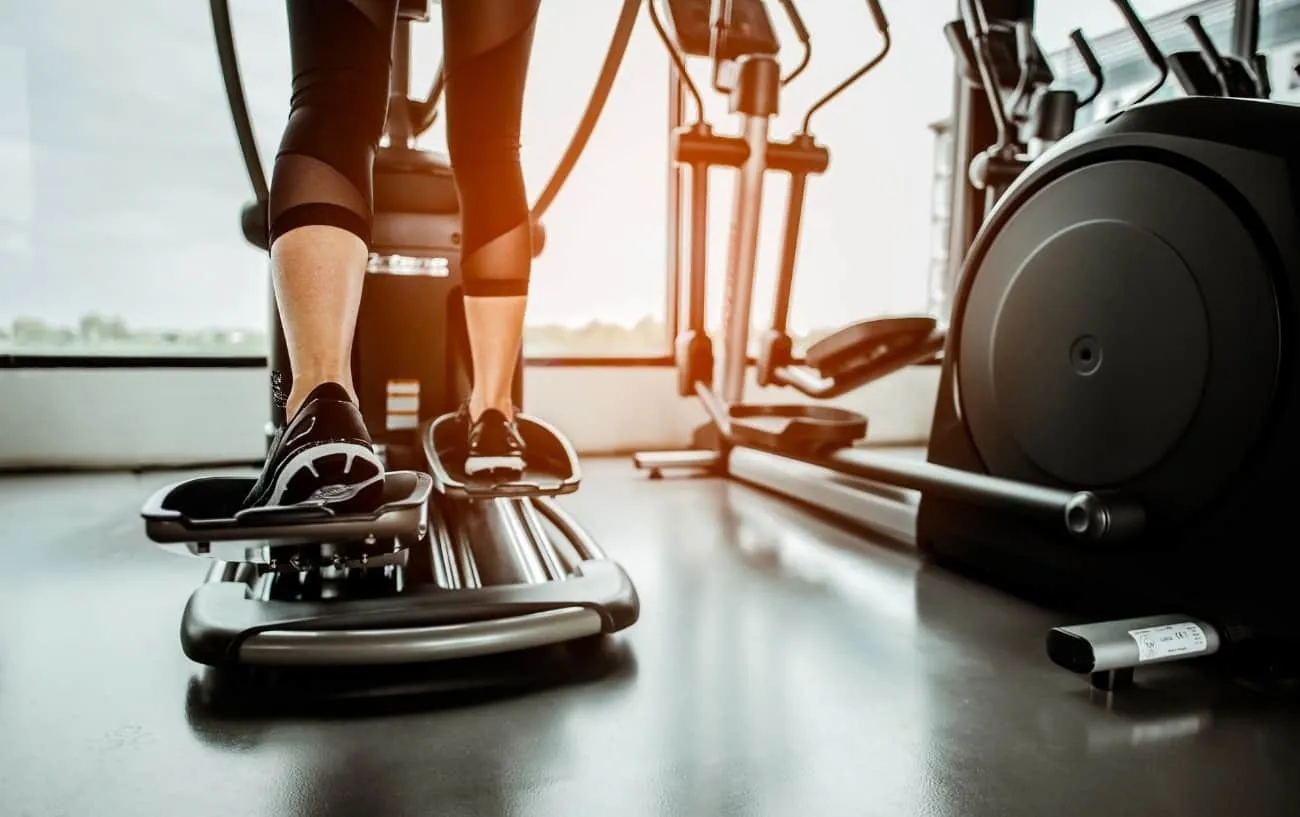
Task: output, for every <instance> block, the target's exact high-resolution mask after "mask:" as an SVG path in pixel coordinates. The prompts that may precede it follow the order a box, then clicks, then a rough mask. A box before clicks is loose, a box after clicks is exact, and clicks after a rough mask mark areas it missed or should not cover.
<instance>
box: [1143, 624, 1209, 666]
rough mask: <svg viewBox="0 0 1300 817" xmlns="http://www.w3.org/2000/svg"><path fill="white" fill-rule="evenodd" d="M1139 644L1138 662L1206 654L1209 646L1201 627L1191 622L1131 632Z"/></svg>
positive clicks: (1144, 628)
mask: <svg viewBox="0 0 1300 817" xmlns="http://www.w3.org/2000/svg"><path fill="white" fill-rule="evenodd" d="M1128 634H1129V635H1131V636H1132V637H1133V640H1134V641H1136V642H1137V647H1138V661H1158V660H1160V659H1162V658H1171V657H1173V656H1176V655H1190V654H1193V653H1198V652H1204V651H1205V648H1206V647H1207V646H1208V645H1209V642H1208V640H1207V639H1206V638H1205V631H1204V630H1202V629H1201V625H1199V624H1193V623H1192V622H1190V621H1187V622H1182V623H1179V624H1165V625H1162V626H1160V627H1143V628H1142V629H1140V630H1129V631H1128Z"/></svg>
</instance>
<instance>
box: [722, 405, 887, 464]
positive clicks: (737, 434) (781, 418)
mask: <svg viewBox="0 0 1300 817" xmlns="http://www.w3.org/2000/svg"><path fill="white" fill-rule="evenodd" d="M727 417H728V419H729V420H730V426H731V434H730V439H729V441H730V442H731V443H733V444H735V445H743V446H749V447H751V448H759V449H766V450H769V451H772V450H775V451H790V452H804V453H809V454H819V453H824V452H827V451H833V450H836V449H840V448H847V447H848V446H851V445H853V444H854V443H855V442H857V441H858V440H860V439H862V438H863V437H865V436H866V434H867V418H866V417H864V416H862V415H861V414H858V413H857V412H856V411H848V410H846V409H840V408H834V407H832V406H816V405H790V406H762V405H745V404H737V405H733V406H731V407H729V408H728V409H727Z"/></svg>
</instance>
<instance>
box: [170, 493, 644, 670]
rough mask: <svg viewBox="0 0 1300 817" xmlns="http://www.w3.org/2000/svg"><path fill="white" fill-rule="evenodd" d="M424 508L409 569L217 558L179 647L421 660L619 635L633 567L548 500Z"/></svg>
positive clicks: (302, 662)
mask: <svg viewBox="0 0 1300 817" xmlns="http://www.w3.org/2000/svg"><path fill="white" fill-rule="evenodd" d="M429 516H430V529H429V533H430V536H429V538H428V539H427V540H426V541H425V542H424V543H423V546H422V547H420V548H418V549H415V550H412V551H411V558H410V564H409V565H407V566H406V567H405V568H404V567H402V566H390V567H386V568H378V569H375V568H371V569H368V570H362V571H356V570H321V571H313V572H304V573H302V574H301V575H299V574H292V573H290V574H286V573H283V572H278V573H277V572H274V571H270V570H267V569H266V568H264V567H258V566H254V565H252V564H246V563H217V564H215V565H214V566H213V569H212V570H211V571H210V573H209V576H208V581H207V582H205V583H204V584H203V585H202V586H200V587H199V588H198V589H197V590H195V591H194V593H193V595H191V597H190V600H189V603H188V604H187V605H186V609H185V615H184V616H183V619H182V624H181V645H182V647H183V649H184V651H185V654H186V655H187V656H188V657H189V658H190V659H192V660H194V661H197V662H199V663H201V664H206V665H209V666H214V667H219V666H231V665H258V666H356V665H374V666H379V665H394V664H419V663H428V662H434V661H444V660H451V659H463V658H474V657H481V656H486V655H492V654H496V653H505V652H515V651H520V650H527V649H532V648H536V647H542V646H547V645H551V644H558V643H562V642H567V641H573V640H577V639H583V638H588V637H592V636H598V635H600V634H602V633H606V634H607V633H613V632H616V631H618V630H621V629H623V628H625V627H628V626H630V625H631V624H632V623H634V622H635V621H636V619H637V617H638V615H639V610H640V604H639V600H638V598H637V594H636V589H635V588H634V587H633V586H632V582H631V580H630V579H629V578H628V576H627V574H626V573H625V572H624V571H623V569H622V568H621V567H620V566H619V565H617V564H616V563H614V562H612V561H609V560H608V559H606V558H605V557H604V554H603V553H602V552H601V551H600V549H599V547H598V546H597V545H596V544H595V542H594V541H592V539H591V537H590V535H588V534H587V533H586V531H584V530H583V529H582V528H581V527H580V526H579V525H578V523H577V522H576V521H575V520H574V519H573V518H572V517H571V516H570V515H569V514H568V513H567V512H566V511H564V510H563V509H562V508H561V507H560V506H559V505H558V504H557V503H556V502H554V501H553V500H551V499H548V498H538V499H534V500H521V499H498V500H492V501H488V502H483V501H450V500H441V501H437V502H436V505H435V512H434V513H431V514H430V515H429ZM547 523H549V527H550V530H548V525H547Z"/></svg>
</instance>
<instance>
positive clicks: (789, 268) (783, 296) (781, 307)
mask: <svg viewBox="0 0 1300 817" xmlns="http://www.w3.org/2000/svg"><path fill="white" fill-rule="evenodd" d="M807 188H808V174H806V173H793V174H791V176H790V192H789V195H788V196H787V197H786V205H785V232H784V233H783V235H782V237H781V266H780V268H779V270H778V271H777V278H776V299H775V300H774V301H773V302H772V330H773V331H775V332H780V333H781V334H785V330H786V326H787V324H788V323H789V319H790V294H791V291H792V290H793V289H794V266H795V261H796V260H797V259H798V256H799V227H800V224H801V223H802V222H803V200H804V195H805V191H806V190H807Z"/></svg>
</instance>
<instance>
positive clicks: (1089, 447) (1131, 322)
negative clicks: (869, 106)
mask: <svg viewBox="0 0 1300 817" xmlns="http://www.w3.org/2000/svg"><path fill="white" fill-rule="evenodd" d="M977 2H978V0H967V3H968V4H976V3H977ZM1115 2H1116V5H1117V6H1119V7H1120V8H1121V10H1122V11H1123V12H1124V13H1125V17H1126V19H1127V20H1128V21H1129V24H1130V25H1132V26H1134V27H1135V28H1136V29H1137V30H1136V31H1135V33H1137V34H1138V36H1139V41H1149V40H1150V37H1149V35H1148V34H1147V33H1146V32H1145V29H1144V28H1143V27H1142V24H1141V21H1140V20H1139V19H1138V18H1137V16H1136V15H1135V14H1134V13H1133V11H1132V9H1131V7H1129V5H1128V3H1127V2H1124V0H1115ZM972 19H975V20H977V19H978V17H977V16H975V15H972ZM975 25H976V26H977V25H978V22H976V23H975ZM978 34H979V32H978V31H976V32H974V36H978ZM1296 127H1300V110H1297V109H1295V108H1294V107H1292V106H1287V105H1282V104H1274V103H1267V102H1261V101H1258V100H1253V99H1251V100H1243V99H1237V98H1225V97H1217V98H1216V97H1205V96H1193V97H1186V98H1180V99H1171V100H1166V101H1162V102H1151V103H1146V104H1142V105H1133V106H1131V107H1128V108H1126V109H1124V110H1122V111H1121V112H1119V113H1117V114H1115V115H1112V116H1110V117H1108V118H1107V119H1106V120H1105V121H1103V122H1100V123H1097V124H1096V125H1094V126H1092V127H1090V128H1088V129H1086V130H1084V131H1081V132H1079V133H1077V134H1075V135H1074V136H1072V137H1070V138H1067V139H1065V140H1063V141H1062V142H1061V143H1059V144H1058V145H1057V146H1056V147H1055V148H1054V149H1052V150H1049V151H1048V152H1047V153H1045V154H1044V155H1043V156H1042V157H1041V158H1040V159H1038V160H1037V161H1036V162H1035V163H1034V165H1032V166H1031V167H1030V168H1029V169H1028V171H1027V172H1025V173H1024V174H1022V175H1021V177H1020V178H1019V179H1017V180H1016V181H1015V182H1014V183H1013V184H1012V185H1011V187H1010V188H1009V189H1008V190H1007V192H1006V194H1005V195H1004V196H1003V198H1002V200H1001V201H1000V202H999V204H998V207H997V208H996V210H995V211H994V212H993V213H992V214H991V216H990V218H989V220H988V221H987V222H986V223H985V224H984V225H983V227H982V228H981V229H980V231H979V234H978V235H977V237H976V240H975V242H974V244H973V245H972V247H971V248H970V252H969V253H968V255H967V258H966V261H965V264H964V268H963V271H962V275H961V279H960V283H959V286H958V290H957V293H956V298H955V302H954V303H955V306H954V315H953V323H952V330H951V333H950V336H949V342H948V346H947V348H946V349H945V355H944V364H943V370H942V373H941V377H940V389H939V395H938V401H937V404H936V410H935V417H934V422H933V426H932V429H931V436H930V441H929V449H928V457H927V459H928V463H927V466H926V467H928V468H932V467H942V468H952V469H958V470H960V471H963V472H967V473H969V474H972V475H976V476H978V477H980V478H986V477H989V478H995V479H999V480H1004V481H1009V482H1012V483H1015V484H1019V485H1022V486H1024V487H1025V488H1026V489H1031V488H1032V489H1033V490H1041V489H1051V490H1062V489H1064V490H1076V491H1085V492H1088V493H1089V494H1090V495H1091V496H1093V497H1095V498H1096V499H1097V501H1099V502H1102V503H1106V504H1107V505H1108V506H1109V507H1108V509H1107V510H1106V512H1105V513H1103V514H1102V515H1101V516H1099V517H1095V518H1096V519H1097V521H1098V522H1100V523H1101V524H1099V525H1097V526H1096V527H1094V528H1093V529H1092V532H1091V533H1088V532H1086V531H1085V530H1084V528H1087V527H1089V526H1086V525H1085V526H1081V525H1077V524H1076V522H1081V521H1083V519H1084V517H1085V515H1086V509H1085V508H1083V507H1074V508H1062V509H1060V512H1061V513H1062V516H1061V517H1059V518H1060V519H1063V520H1064V522H1065V524H1064V525H1063V526H1062V525H1060V524H1059V523H1058V524H1051V523H1050V521H1049V520H1048V519H1041V520H1038V519H1035V518H1034V517H1033V515H1031V514H1028V513H1025V512H1024V510H1027V508H1028V503H1025V507H1024V508H1023V509H1017V508H1016V507H1015V506H1014V504H1013V505H1011V506H1006V507H1002V508H998V507H995V506H994V505H993V504H991V503H988V502H983V501H980V500H979V499H978V498H977V497H975V496H966V497H959V496H956V495H954V494H953V493H951V492H944V491H941V490H935V488H934V486H920V487H921V488H922V491H921V496H920V501H919V506H918V516H917V534H916V535H917V541H918V544H919V546H920V547H921V549H922V550H923V551H924V552H925V553H927V554H928V555H929V556H931V557H932V558H934V559H936V560H938V561H939V562H941V563H943V564H946V565H949V566H953V567H957V568H959V569H962V570H964V571H966V572H968V573H971V574H974V575H976V576H979V577H981V578H985V579H988V580H990V581H993V582H994V583H997V584H1000V585H1002V586H1006V587H1009V588H1011V589H1015V590H1019V591H1022V592H1025V593H1028V594H1031V595H1033V596H1034V597H1038V598H1045V599H1048V600H1050V601H1051V602H1052V603H1053V604H1054V605H1058V606H1061V607H1063V608H1070V609H1077V610H1080V611H1095V612H1097V613H1099V614H1102V615H1117V616H1124V617H1132V616H1143V617H1145V616H1148V615H1149V614H1150V613H1151V611H1156V612H1159V613H1161V614H1164V611H1168V610H1173V611H1177V612H1176V613H1175V614H1174V615H1173V618H1171V619H1168V620H1166V621H1165V623H1164V624H1161V625H1159V626H1165V625H1168V626H1175V625H1178V623H1179V622H1185V621H1188V620H1190V621H1193V622H1202V623H1205V622H1215V624H1213V625H1210V624H1203V625H1198V626H1201V637H1203V638H1204V639H1205V645H1204V647H1203V648H1201V649H1188V650H1185V651H1182V652H1168V651H1166V650H1164V647H1162V646H1161V644H1162V642H1160V639H1159V638H1155V637H1154V636H1153V633H1152V632H1150V631H1149V627H1154V626H1157V625H1155V624H1150V622H1149V621H1148V622H1147V624H1144V625H1142V626H1138V625H1137V624H1133V623H1131V622H1121V623H1119V624H1115V623H1112V624H1110V625H1096V626H1090V627H1079V628H1067V629H1066V630H1058V631H1056V632H1054V634H1053V635H1052V637H1051V640H1050V642H1049V644H1050V646H1049V652H1050V654H1051V655H1052V657H1053V658H1054V659H1055V660H1057V661H1058V662H1060V663H1062V665H1064V666H1067V667H1068V668H1070V669H1073V670H1075V671H1078V672H1086V673H1088V674H1089V675H1090V676H1091V677H1092V678H1093V681H1094V683H1097V684H1098V685H1106V686H1110V685H1112V684H1111V681H1112V680H1113V679H1112V678H1111V677H1110V676H1109V675H1108V673H1111V672H1121V673H1122V674H1121V678H1124V677H1131V676H1128V675H1127V671H1128V670H1131V669H1133V668H1134V667H1135V666H1139V665H1142V664H1145V663H1150V662H1153V661H1155V660H1166V659H1171V658H1179V657H1194V656H1197V655H1205V654H1209V653H1211V652H1213V651H1214V650H1215V649H1217V643H1218V636H1216V635H1215V632H1218V633H1224V632H1229V631H1231V632H1233V633H1239V632H1264V631H1267V632H1270V633H1273V634H1274V635H1275V636H1276V637H1275V638H1273V639H1272V640H1271V643H1272V644H1273V645H1274V646H1276V647H1278V648H1279V649H1293V647H1294V640H1295V637H1294V636H1290V635H1288V634H1289V632H1290V628H1288V627H1287V626H1284V624H1285V623H1286V622H1293V621H1294V618H1295V616H1296V612H1297V611H1296V606H1295V605H1294V603H1293V601H1291V599H1292V594H1291V591H1290V590H1289V589H1288V587H1287V583H1288V579H1287V578H1286V577H1284V576H1281V575H1279V573H1280V571H1278V570H1276V569H1270V568H1269V565H1270V564H1271V563H1272V562H1274V560H1276V558H1277V556H1278V555H1279V554H1280V544H1279V541H1278V540H1277V538H1276V534H1275V531H1276V529H1278V528H1280V527H1281V526H1282V524H1283V523H1284V522H1285V517H1283V516H1282V515H1283V514H1284V513H1285V508H1286V507H1287V496H1286V494H1287V487H1286V486H1287V483H1288V477H1287V475H1288V473H1289V469H1290V465H1289V463H1290V461H1292V460H1293V459H1294V452H1295V450H1296V447H1297V443H1300V439H1297V426H1300V422H1297V418H1296V416H1295V415H1296V413H1297V412H1298V411H1300V404H1297V394H1296V390H1295V385H1294V383H1295V363H1294V360H1295V354H1296V352H1297V349H1296V347H1295V341H1294V327H1293V326H1292V324H1293V323H1294V315H1295V303H1294V294H1293V293H1294V292H1295V291H1296V283H1297V276H1300V230H1297V224H1298V223H1300V221H1298V220H1297V217H1296V216H1297V214H1296V211H1295V205H1294V203H1293V202H1294V201H1295V193H1296V190H1295V183H1294V179H1295V178H1296V175H1295V173H1296V170H1297V168H1300V151H1297V149H1296V148H1295V146H1294V145H1293V144H1292V143H1291V141H1290V140H1288V139H1286V138H1285V137H1284V136H1283V134H1286V133H1288V132H1291V129H1293V128H1296ZM1092 507H1093V508H1094V509H1095V506H1092ZM1121 511H1122V513H1121ZM1063 528H1064V530H1063ZM1220 622H1232V624H1231V626H1230V627H1227V626H1224V625H1221V624H1219V623H1220ZM1216 628H1218V629H1217V630H1216ZM1179 632H1182V631H1181V630H1180V631H1179ZM1187 632H1190V630H1189V631H1187ZM1116 633H1119V634H1120V635H1118V636H1116V635H1115V634H1116ZM1135 633H1136V635H1135ZM1278 634H1281V635H1278ZM1157 635H1158V634H1157ZM1103 636H1106V637H1107V638H1106V639H1103V638H1102V637H1103ZM1144 638H1145V639H1148V640H1153V643H1155V644H1156V646H1155V647H1152V648H1151V649H1146V648H1145V647H1144V646H1143V645H1144V644H1146V641H1144V640H1143V639H1144ZM1107 639H1108V640H1107ZM1266 641H1267V640H1266ZM1103 642H1104V643H1103ZM1085 643H1092V644H1094V648H1093V649H1092V653H1091V659H1090V660H1087V661H1085V660H1080V659H1079V656H1080V655H1082V654H1083V652H1081V650H1080V646H1081V645H1082V644H1085ZM1130 643H1132V644H1133V645H1134V649H1133V650H1128V649H1127V647H1128V645H1129V644H1130ZM1256 643H1262V642H1259V641H1258V640H1257V641H1256ZM1105 644H1109V645H1111V646H1105ZM1098 645H1100V646H1098ZM1119 645H1122V646H1123V647H1124V649H1119ZM1164 646H1165V647H1167V646H1168V645H1167V644H1165V645H1164ZM1103 679H1105V680H1103Z"/></svg>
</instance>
